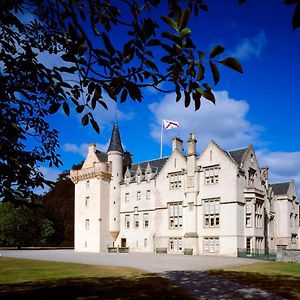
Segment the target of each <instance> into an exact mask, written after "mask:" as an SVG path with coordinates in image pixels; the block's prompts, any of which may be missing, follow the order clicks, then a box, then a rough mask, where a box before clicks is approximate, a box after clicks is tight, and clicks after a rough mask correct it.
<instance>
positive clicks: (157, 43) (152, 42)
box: [147, 39, 161, 46]
mask: <svg viewBox="0 0 300 300" xmlns="http://www.w3.org/2000/svg"><path fill="white" fill-rule="evenodd" d="M160 45H161V41H160V40H158V39H152V40H150V41H148V42H147V46H160Z"/></svg>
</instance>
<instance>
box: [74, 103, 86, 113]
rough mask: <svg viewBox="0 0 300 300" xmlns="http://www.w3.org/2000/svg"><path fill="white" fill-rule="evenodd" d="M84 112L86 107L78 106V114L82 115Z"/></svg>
mask: <svg viewBox="0 0 300 300" xmlns="http://www.w3.org/2000/svg"><path fill="white" fill-rule="evenodd" d="M83 110H84V105H78V106H77V107H76V111H77V112H78V113H82V112H83Z"/></svg>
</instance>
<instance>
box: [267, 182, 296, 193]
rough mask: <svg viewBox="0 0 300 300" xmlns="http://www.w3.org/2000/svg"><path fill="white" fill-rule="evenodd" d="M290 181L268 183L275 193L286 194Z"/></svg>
mask: <svg viewBox="0 0 300 300" xmlns="http://www.w3.org/2000/svg"><path fill="white" fill-rule="evenodd" d="M290 184H291V183H290V182H280V183H273V184H270V186H271V187H272V190H273V192H274V194H275V195H286V194H287V192H288V189H289V187H290Z"/></svg>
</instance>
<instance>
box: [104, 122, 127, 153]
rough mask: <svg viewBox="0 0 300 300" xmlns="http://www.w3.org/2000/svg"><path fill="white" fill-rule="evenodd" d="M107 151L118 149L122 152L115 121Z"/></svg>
mask: <svg viewBox="0 0 300 300" xmlns="http://www.w3.org/2000/svg"><path fill="white" fill-rule="evenodd" d="M109 151H119V152H121V153H123V152H124V151H123V147H122V142H121V136H120V132H119V127H118V123H117V121H115V123H114V127H113V130H112V134H111V138H110V143H109V146H108V149H107V152H109Z"/></svg>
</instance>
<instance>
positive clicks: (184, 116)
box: [149, 91, 262, 149]
mask: <svg viewBox="0 0 300 300" xmlns="http://www.w3.org/2000/svg"><path fill="white" fill-rule="evenodd" d="M214 94H215V97H216V105H213V104H212V103H211V102H209V101H207V100H205V99H204V100H203V101H202V105H201V108H200V110H199V111H194V109H193V107H192V105H191V106H190V107H188V108H184V107H183V103H182V102H179V103H176V102H175V97H176V96H175V94H174V93H171V94H168V95H166V96H165V97H164V98H163V99H162V101H161V102H160V103H153V104H151V105H150V106H149V109H150V111H151V112H152V113H153V116H154V120H155V122H154V123H153V124H151V135H152V137H153V138H154V139H155V140H156V141H159V140H160V132H161V121H162V119H169V120H174V121H178V122H179V123H180V127H179V128H178V129H172V130H168V131H165V132H164V143H168V144H170V143H171V138H172V137H174V136H175V135H179V136H180V137H181V138H183V139H187V138H188V133H189V132H195V133H196V135H197V137H198V149H199V145H200V149H203V147H205V145H206V144H207V143H208V141H209V140H215V141H216V142H217V143H219V144H220V146H222V147H223V148H225V149H233V148H237V147H243V146H245V145H248V144H250V143H255V142H256V141H257V140H258V136H259V133H260V132H261V130H262V128H261V127H260V126H258V125H255V124H251V123H250V122H249V121H248V120H247V119H246V114H247V112H248V110H249V104H248V103H247V101H245V100H235V99H232V98H230V97H229V95H228V92H227V91H219V92H214Z"/></svg>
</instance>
